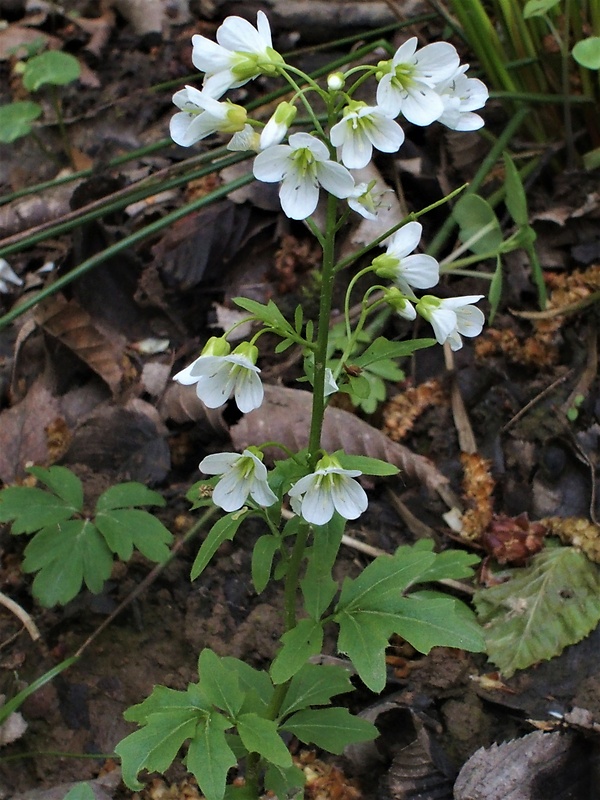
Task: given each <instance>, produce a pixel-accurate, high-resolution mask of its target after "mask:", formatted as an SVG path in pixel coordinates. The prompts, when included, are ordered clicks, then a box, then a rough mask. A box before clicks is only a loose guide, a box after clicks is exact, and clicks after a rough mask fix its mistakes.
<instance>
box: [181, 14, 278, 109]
mask: <svg viewBox="0 0 600 800" xmlns="http://www.w3.org/2000/svg"><path fill="white" fill-rule="evenodd" d="M217 42H218V44H217V43H215V42H213V41H211V40H210V39H207V38H206V37H204V36H200V35H198V34H196V35H195V36H192V45H193V50H192V62H193V64H194V66H195V67H196V68H197V69H199V70H201V71H202V72H205V73H206V75H205V78H204V87H205V90H207V91H210V92H211V93H212V94H213V95H214V96H218V97H220V96H221V95H222V94H223V92H226V91H227V89H232V88H234V87H236V86H243V85H244V84H245V83H248V81H250V80H252V78H256V76H257V75H260V74H261V73H269V74H274V73H275V72H276V70H277V66H278V65H279V64H283V59H282V58H281V56H280V55H279V53H277V52H276V51H275V50H273V43H272V40H271V27H270V25H269V20H268V19H267V17H266V15H265V14H264V12H262V11H259V12H258V14H257V16H256V28H255V27H254V26H253V25H252V24H251V23H250V22H248V21H247V20H245V19H242V17H227V18H226V19H225V20H224V22H223V24H222V25H221V26H220V28H219V29H218V30H217Z"/></svg>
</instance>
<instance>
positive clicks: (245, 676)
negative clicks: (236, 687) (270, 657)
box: [222, 656, 274, 716]
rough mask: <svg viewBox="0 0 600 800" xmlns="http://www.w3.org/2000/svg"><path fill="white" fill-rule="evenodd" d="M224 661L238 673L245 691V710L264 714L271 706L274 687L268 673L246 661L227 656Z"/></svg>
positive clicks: (230, 668) (228, 667)
mask: <svg viewBox="0 0 600 800" xmlns="http://www.w3.org/2000/svg"><path fill="white" fill-rule="evenodd" d="M222 663H223V664H224V665H225V667H226V668H227V669H229V670H233V671H235V672H236V673H237V676H238V679H239V682H240V686H241V688H242V690H243V692H244V705H243V710H244V711H254V712H256V713H257V714H259V716H260V715H262V714H263V712H265V711H266V709H267V708H268V707H269V703H270V702H271V698H272V697H273V692H274V687H273V683H272V681H271V678H270V677H269V675H268V673H267V672H265V671H264V670H258V669H254V667H251V666H250V665H249V664H246V663H245V662H244V661H240V660H239V659H237V658H231V657H229V656H226V657H225V658H223V659H222Z"/></svg>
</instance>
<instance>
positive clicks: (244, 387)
mask: <svg viewBox="0 0 600 800" xmlns="http://www.w3.org/2000/svg"><path fill="white" fill-rule="evenodd" d="M264 396H265V390H264V389H263V385H262V382H261V380H260V378H259V377H258V375H257V374H256V373H255V372H250V371H248V370H244V371H243V372H241V373H239V374H238V376H237V381H236V386H235V402H236V405H237V407H238V408H239V410H240V411H241V412H242V413H243V414H248V413H249V412H250V411H254V409H255V408H258V407H259V406H260V405H261V404H262V401H263V398H264Z"/></svg>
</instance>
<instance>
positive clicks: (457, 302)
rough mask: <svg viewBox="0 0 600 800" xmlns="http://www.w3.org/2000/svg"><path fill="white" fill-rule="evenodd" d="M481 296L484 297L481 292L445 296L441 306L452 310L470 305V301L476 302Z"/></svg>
mask: <svg viewBox="0 0 600 800" xmlns="http://www.w3.org/2000/svg"><path fill="white" fill-rule="evenodd" d="M483 297H485V295H483V294H466V295H463V296H462V297H446V298H445V299H444V300H442V306H443V307H444V308H451V309H453V310H454V309H457V308H462V307H463V306H470V305H471V304H472V303H477V302H478V301H479V300H482V299H483Z"/></svg>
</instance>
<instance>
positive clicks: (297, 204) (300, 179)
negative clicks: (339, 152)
mask: <svg viewBox="0 0 600 800" xmlns="http://www.w3.org/2000/svg"><path fill="white" fill-rule="evenodd" d="M279 146H280V147H281V145H279ZM265 152H266V151H265ZM260 155H262V154H260ZM260 155H259V156H257V158H260ZM342 169H343V167H342ZM279 199H280V201H281V208H282V209H283V212H284V214H285V215H286V216H287V217H289V218H290V219H306V218H307V217H310V215H311V214H312V213H313V211H314V210H315V208H316V207H317V203H318V202H319V185H318V183H317V182H316V181H315V180H314V179H312V178H311V177H310V175H306V176H304V175H300V174H299V172H298V170H297V169H295V165H292V169H290V171H289V172H288V174H287V175H286V176H285V178H284V179H283V183H282V184H281V189H280V190H279Z"/></svg>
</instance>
